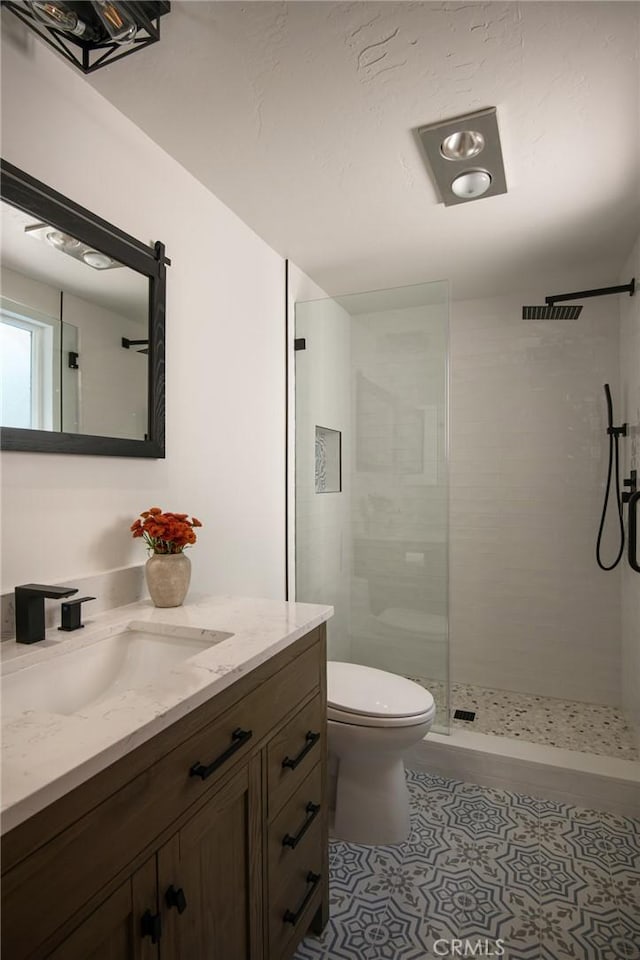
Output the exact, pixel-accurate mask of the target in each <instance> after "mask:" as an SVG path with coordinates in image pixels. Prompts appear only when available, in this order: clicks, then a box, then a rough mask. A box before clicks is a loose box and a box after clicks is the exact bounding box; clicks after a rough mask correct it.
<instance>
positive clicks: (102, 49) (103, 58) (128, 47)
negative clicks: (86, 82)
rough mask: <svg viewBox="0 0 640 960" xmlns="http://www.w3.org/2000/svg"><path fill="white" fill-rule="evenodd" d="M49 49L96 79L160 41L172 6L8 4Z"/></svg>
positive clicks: (48, 0)
mask: <svg viewBox="0 0 640 960" xmlns="http://www.w3.org/2000/svg"><path fill="white" fill-rule="evenodd" d="M2 6H3V7H6V8H7V9H8V10H10V11H11V12H12V13H14V14H15V15H16V17H18V18H19V19H20V20H22V22H23V23H25V24H26V25H27V26H28V27H30V28H31V29H32V30H33V31H34V32H35V33H37V35H38V36H39V37H40V38H41V39H42V40H44V41H45V43H48V44H49V46H51V47H53V48H54V50H57V51H58V53H61V54H62V56H63V57H65V59H67V60H69V61H70V62H71V63H73V65H74V66H76V67H78V68H79V69H80V70H82V71H83V73H92V72H93V71H94V70H99V69H100V67H104V66H106V65H107V64H109V63H113V62H114V61H115V60H120V59H122V57H127V56H129V54H130V53H135V52H136V50H141V49H142V48H143V47H148V46H149V44H151V43H155V42H156V41H157V40H159V39H160V17H163V16H164V15H165V14H166V13H169V10H170V9H171V4H170V3H168V2H150V0H148V2H145V0H143V2H138V3H136V2H127V3H125V2H117V0H22V2H14V0H3V2H2Z"/></svg>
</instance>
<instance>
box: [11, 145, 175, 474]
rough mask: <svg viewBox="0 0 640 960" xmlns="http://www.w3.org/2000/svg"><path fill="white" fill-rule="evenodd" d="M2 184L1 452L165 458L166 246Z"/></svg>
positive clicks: (21, 180)
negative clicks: (131, 234)
mask: <svg viewBox="0 0 640 960" xmlns="http://www.w3.org/2000/svg"><path fill="white" fill-rule="evenodd" d="M0 173H1V190H0V194H1V198H0V203H1V210H0V219H1V223H2V245H1V248H0V249H1V259H0V446H1V448H2V449H3V450H21V451H34V452H40V453H79V454H92V455H96V454H97V455H104V456H115V457H155V458H162V457H164V455H165V443H164V421H165V294H166V267H167V265H168V264H169V263H170V261H169V260H167V258H166V257H165V248H164V245H163V244H162V243H160V242H158V243H155V244H154V245H153V246H149V245H147V244H144V243H142V242H141V241H140V240H136V239H135V238H134V237H131V236H129V235H128V234H126V233H124V232H123V231H122V230H119V229H118V228H117V227H115V226H113V225H112V224H110V223H107V221H106V220H102V219H101V218H100V217H97V216H96V215H95V214H93V213H91V212H90V211H89V210H86V209H84V208H83V207H81V206H79V205H78V204H76V203H74V202H73V201H72V200H69V199H68V198H67V197H64V196H62V195H61V194H59V193H57V192H56V191H54V190H52V189H51V188H50V187H48V186H47V185H46V184H44V183H41V182H40V181H38V180H35V179H34V178H33V177H30V176H29V175H28V174H26V173H24V172H23V171H22V170H19V169H18V168H17V167H14V166H13V165H12V164H10V163H7V162H6V161H4V160H2V161H1V170H0Z"/></svg>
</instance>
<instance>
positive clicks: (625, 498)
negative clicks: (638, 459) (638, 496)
mask: <svg viewBox="0 0 640 960" xmlns="http://www.w3.org/2000/svg"><path fill="white" fill-rule="evenodd" d="M624 485H625V487H629V492H628V493H627V491H626V490H625V492H624V493H623V494H622V502H623V503H628V502H629V500H630V499H631V497H632V496H633V494H634V493H636V492H637V490H638V471H637V470H632V471H631V473H630V474H629V476H628V477H627V479H626V480H625V481H624Z"/></svg>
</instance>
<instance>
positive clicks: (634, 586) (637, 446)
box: [618, 237, 640, 746]
mask: <svg viewBox="0 0 640 960" xmlns="http://www.w3.org/2000/svg"><path fill="white" fill-rule="evenodd" d="M631 277H635V278H636V285H638V284H640V237H639V238H638V240H637V242H636V244H635V247H634V249H633V251H632V252H631V255H630V256H629V259H628V261H627V263H626V264H625V267H624V269H623V271H622V274H621V276H620V282H621V283H628V282H629V280H630V279H631ZM620 320H621V325H620V369H621V390H620V395H621V401H622V408H621V413H620V416H619V418H618V420H619V421H620V422H626V423H628V424H629V436H628V437H627V439H625V440H623V441H622V451H623V465H624V473H623V476H624V477H628V476H629V473H630V471H631V470H632V469H635V470H637V471H638V473H639V474H640V290H638V291H637V292H636V294H635V296H634V297H627V296H622V297H621V298H620ZM622 706H623V707H624V709H625V711H626V713H627V716H629V717H630V719H631V721H632V723H633V726H634V729H635V733H636V739H637V740H638V745H639V746H640V574H637V573H635V572H634V571H633V570H632V569H631V567H630V566H629V564H628V563H623V565H622Z"/></svg>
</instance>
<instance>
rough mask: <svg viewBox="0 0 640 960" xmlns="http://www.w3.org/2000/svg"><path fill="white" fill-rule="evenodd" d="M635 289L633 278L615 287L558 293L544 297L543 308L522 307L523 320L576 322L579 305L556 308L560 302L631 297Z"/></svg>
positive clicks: (573, 304) (580, 305) (579, 310)
mask: <svg viewBox="0 0 640 960" xmlns="http://www.w3.org/2000/svg"><path fill="white" fill-rule="evenodd" d="M635 289H636V281H635V278H634V279H632V280H631V281H630V283H621V284H619V285H618V286H617V287H599V288H598V289H597V290H578V292H577V293H559V294H558V295H557V296H555V297H545V298H544V299H545V305H544V306H543V307H523V308H522V319H523V320H576V319H577V318H578V317H579V316H580V312H581V310H582V304H581V303H572V304H570V305H569V306H568V307H558V306H556V304H557V303H558V301H560V300H563V301H564V300H584V299H586V298H587V297H604V296H606V295H607V294H610V293H628V294H629V296H630V297H632V296H633V294H634V293H635Z"/></svg>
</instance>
